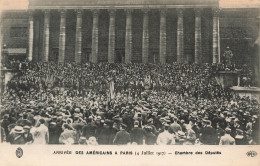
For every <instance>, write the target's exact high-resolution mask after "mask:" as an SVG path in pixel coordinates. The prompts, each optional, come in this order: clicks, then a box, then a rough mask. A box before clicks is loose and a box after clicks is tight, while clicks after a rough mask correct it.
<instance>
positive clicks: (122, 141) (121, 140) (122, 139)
mask: <svg viewBox="0 0 260 166" xmlns="http://www.w3.org/2000/svg"><path fill="white" fill-rule="evenodd" d="M126 127H127V126H126V125H125V124H121V126H120V131H118V132H117V133H116V136H115V138H114V141H113V143H114V144H115V145H126V144H128V143H129V142H130V141H131V137H130V134H129V133H128V132H127V131H126V130H125V129H126Z"/></svg>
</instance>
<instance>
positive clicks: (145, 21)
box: [142, 9, 149, 63]
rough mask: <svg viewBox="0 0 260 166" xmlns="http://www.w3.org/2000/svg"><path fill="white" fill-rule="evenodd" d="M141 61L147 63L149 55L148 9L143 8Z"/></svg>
mask: <svg viewBox="0 0 260 166" xmlns="http://www.w3.org/2000/svg"><path fill="white" fill-rule="evenodd" d="M143 13H144V15H143V40H142V62H143V63H148V55H149V10H148V9H144V10H143Z"/></svg>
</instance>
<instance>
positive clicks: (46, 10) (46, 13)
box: [42, 9, 51, 15]
mask: <svg viewBox="0 0 260 166" xmlns="http://www.w3.org/2000/svg"><path fill="white" fill-rule="evenodd" d="M42 11H43V13H44V14H45V15H50V12H51V10H50V9H44V10H42Z"/></svg>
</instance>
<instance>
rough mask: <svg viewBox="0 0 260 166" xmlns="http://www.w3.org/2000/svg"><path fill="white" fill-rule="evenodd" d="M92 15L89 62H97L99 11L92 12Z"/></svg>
mask: <svg viewBox="0 0 260 166" xmlns="http://www.w3.org/2000/svg"><path fill="white" fill-rule="evenodd" d="M92 13H93V28H92V51H91V57H90V62H92V63H97V62H98V16H99V10H92Z"/></svg>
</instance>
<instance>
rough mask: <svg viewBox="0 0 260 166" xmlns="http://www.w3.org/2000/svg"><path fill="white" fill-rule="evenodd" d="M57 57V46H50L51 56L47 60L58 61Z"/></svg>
mask: <svg viewBox="0 0 260 166" xmlns="http://www.w3.org/2000/svg"><path fill="white" fill-rule="evenodd" d="M58 58H59V48H52V50H51V56H50V58H49V60H50V61H51V62H56V63H57V62H58Z"/></svg>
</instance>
